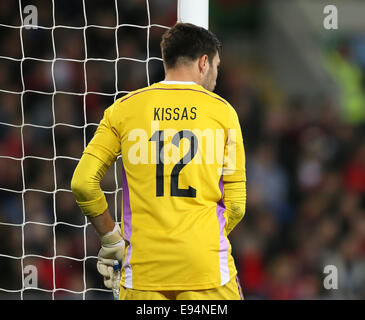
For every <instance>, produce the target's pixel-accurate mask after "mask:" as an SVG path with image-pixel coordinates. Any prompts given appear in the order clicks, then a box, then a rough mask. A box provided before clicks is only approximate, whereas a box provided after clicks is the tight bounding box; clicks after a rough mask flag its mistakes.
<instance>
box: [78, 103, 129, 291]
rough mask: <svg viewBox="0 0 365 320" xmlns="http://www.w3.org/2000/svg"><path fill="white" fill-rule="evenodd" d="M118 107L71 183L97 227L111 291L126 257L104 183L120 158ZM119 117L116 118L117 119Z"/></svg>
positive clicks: (103, 122)
mask: <svg viewBox="0 0 365 320" xmlns="http://www.w3.org/2000/svg"><path fill="white" fill-rule="evenodd" d="M114 107H115V105H112V106H111V107H109V108H108V109H106V111H105V113H104V117H103V119H102V120H101V122H100V124H99V126H98V128H97V130H96V132H95V135H94V137H93V139H92V140H91V141H90V143H89V144H88V146H87V147H86V149H85V150H84V152H83V155H82V157H81V159H80V161H79V163H78V165H77V167H76V169H75V172H74V174H73V177H72V181H71V190H72V192H73V194H74V196H75V199H76V203H77V204H78V206H79V207H80V209H81V211H82V213H83V214H84V215H85V216H87V217H88V218H89V220H90V222H91V223H92V225H93V226H94V228H95V230H96V232H97V234H98V236H99V238H100V241H101V249H100V250H99V253H98V263H97V268H98V271H99V272H100V273H101V274H102V275H103V276H104V284H105V286H106V287H108V288H111V287H112V286H113V284H114V285H118V281H119V279H116V278H115V276H114V272H113V266H114V264H115V262H116V261H118V262H119V263H120V264H122V262H123V256H124V248H125V244H124V240H123V238H122V235H121V230H120V227H119V225H118V224H116V223H115V222H114V221H113V219H112V218H111V216H110V214H109V210H108V204H107V202H106V199H105V195H104V193H103V192H102V190H101V188H100V182H101V180H102V178H103V177H104V175H105V174H106V172H107V171H108V169H109V167H110V166H111V164H112V163H113V162H114V161H115V160H116V158H117V156H118V155H119V154H120V152H121V150H120V137H119V134H118V130H117V129H116V127H115V126H113V125H112V123H113V112H114V110H115V108H114ZM115 118H116V117H114V119H115Z"/></svg>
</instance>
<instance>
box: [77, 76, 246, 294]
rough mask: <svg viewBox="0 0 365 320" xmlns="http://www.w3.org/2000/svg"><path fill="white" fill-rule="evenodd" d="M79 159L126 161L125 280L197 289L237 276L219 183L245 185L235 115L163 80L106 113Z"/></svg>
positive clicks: (218, 102)
mask: <svg viewBox="0 0 365 320" xmlns="http://www.w3.org/2000/svg"><path fill="white" fill-rule="evenodd" d="M84 153H89V154H92V155H94V156H96V157H98V158H99V159H100V160H102V161H103V162H104V163H106V164H107V165H111V164H112V163H113V162H114V161H115V160H116V158H117V157H118V155H121V156H122V163H123V170H122V184H123V185H122V187H123V191H122V221H121V222H122V223H121V225H122V233H123V237H124V239H125V240H126V244H127V245H126V249H125V259H124V264H123V269H122V278H121V284H122V285H123V286H125V287H127V288H133V289H139V290H159V291H160V290H199V289H209V288H215V287H219V286H222V285H224V284H226V283H227V282H229V280H230V279H231V278H232V277H234V276H235V275H236V273H237V271H236V267H235V263H234V260H233V257H232V255H231V245H230V242H229V240H228V238H227V233H226V229H225V226H226V219H227V217H226V215H225V206H224V203H223V200H222V199H223V184H224V181H245V180H246V176H245V155H244V147H243V141H242V133H241V128H240V124H239V121H238V117H237V113H236V112H235V110H234V109H233V107H232V106H231V105H230V104H229V103H228V102H227V101H226V100H224V99H222V98H221V97H220V96H218V95H216V94H214V93H212V92H210V91H208V90H205V89H204V88H203V87H202V86H200V85H197V84H195V83H191V82H171V81H162V82H159V83H155V84H153V85H151V86H149V87H146V88H143V89H140V90H137V91H134V92H131V93H129V94H128V95H126V96H124V97H122V98H120V99H118V100H117V101H116V102H115V103H114V104H113V105H112V106H110V107H109V108H107V109H106V110H105V113H104V117H103V119H102V121H101V122H100V125H99V127H98V129H97V131H96V133H95V135H94V138H93V139H92V140H91V142H90V143H89V144H88V146H87V148H86V149H85V150H84Z"/></svg>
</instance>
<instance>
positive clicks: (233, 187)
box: [223, 181, 246, 234]
mask: <svg viewBox="0 0 365 320" xmlns="http://www.w3.org/2000/svg"><path fill="white" fill-rule="evenodd" d="M223 188H224V196H223V202H224V205H225V206H226V214H227V218H228V221H227V225H226V230H227V234H229V233H230V232H231V231H232V230H233V229H234V227H235V226H236V225H237V224H238V223H239V222H240V221H241V220H242V218H243V216H244V215H245V209H246V182H244V181H242V182H241V181H238V182H225V183H224V185H223Z"/></svg>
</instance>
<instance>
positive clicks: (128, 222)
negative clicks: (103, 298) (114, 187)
mask: <svg viewBox="0 0 365 320" xmlns="http://www.w3.org/2000/svg"><path fill="white" fill-rule="evenodd" d="M122 187H123V191H122V192H123V225H124V239H125V240H127V241H128V242H129V247H128V250H127V256H126V258H125V261H124V266H123V267H124V270H125V283H124V286H125V287H126V288H132V267H131V265H130V259H131V255H132V244H131V235H132V211H131V206H130V200H129V188H128V181H127V175H126V173H125V169H124V166H123V163H122Z"/></svg>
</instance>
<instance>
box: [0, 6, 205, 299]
mask: <svg viewBox="0 0 365 320" xmlns="http://www.w3.org/2000/svg"><path fill="white" fill-rule="evenodd" d="M56 1H57V0H52V1H50V3H51V10H50V12H49V13H48V14H49V15H50V19H51V21H52V25H51V26H45V25H43V26H42V25H41V23H40V25H37V26H36V27H37V28H38V29H39V30H44V31H49V32H50V35H51V43H52V55H53V57H51V58H38V57H32V56H29V55H27V51H26V49H25V41H24V33H23V32H24V30H25V28H26V27H32V25H27V24H26V23H27V21H28V20H27V21H25V19H24V17H25V15H26V14H25V12H24V6H25V3H24V1H22V0H19V1H18V4H17V14H18V17H20V22H21V23H20V25H15V24H14V25H13V24H11V23H3V22H2V21H1V20H0V28H2V30H3V31H4V30H7V31H8V32H16V33H18V36H19V39H20V52H21V56H20V57H16V56H10V55H2V53H1V52H2V51H1V52H0V72H1V63H4V64H5V65H6V64H11V63H14V64H17V65H19V69H14V71H12V72H13V73H14V74H15V73H16V75H15V76H17V77H19V78H20V88H19V90H18V89H16V88H15V89H14V88H13V87H2V83H3V82H1V81H0V96H1V97H2V96H3V98H2V99H3V100H4V101H7V100H6V99H10V100H11V101H13V100H16V101H18V102H19V103H18V105H17V107H18V108H19V119H20V123H10V122H6V121H4V119H2V118H1V115H2V112H1V110H0V200H1V199H2V197H3V198H4V199H6V197H8V196H9V197H12V198H14V199H15V198H16V199H17V200H14V202H12V203H11V205H12V206H18V207H19V212H21V214H20V216H19V217H18V218H15V214H14V215H13V216H12V214H13V212H12V211H11V210H12V209H11V208H12V207H11V206H10V205H9V206H8V207H10V209H9V210H10V211H9V212H6V211H7V210H8V207H6V206H5V204H3V205H2V204H1V203H0V241H4V239H3V238H2V234H5V235H9V237H10V238H9V239H6V241H8V242H9V246H8V247H7V245H8V244H7V243H4V244H3V245H1V244H0V270H1V271H2V273H1V274H0V299H28V298H34V297H35V298H37V297H38V295H37V294H38V293H42V294H44V295H48V296H47V297H48V298H49V299H57V298H59V297H60V298H67V299H75V298H76V299H88V298H100V297H102V298H105V299H107V298H110V299H113V297H112V293H111V290H107V289H106V288H105V287H103V286H102V285H100V286H99V287H90V286H89V285H88V282H89V281H88V279H89V278H90V277H91V276H92V275H93V274H94V273H93V274H89V271H88V270H89V268H94V270H95V271H96V261H97V257H96V254H95V252H97V250H98V249H99V247H97V248H96V247H95V246H98V245H99V244H98V243H97V242H95V237H96V236H93V229H92V228H91V225H90V223H89V222H88V221H87V219H86V218H84V217H82V214H81V211H80V212H79V215H80V216H81V218H80V219H81V222H80V223H70V222H65V221H63V220H62V219H61V218H60V217H61V216H62V210H63V205H66V202H65V203H62V200H60V198H59V197H60V195H61V194H66V196H67V197H69V196H71V194H72V193H71V190H70V187H65V186H64V185H63V184H60V183H59V179H60V176H61V175H62V174H63V173H62V172H60V171H59V168H58V164H59V161H63V160H64V161H69V162H70V163H72V165H71V167H73V168H74V167H75V166H76V164H77V162H78V161H79V158H78V157H72V156H68V155H62V154H60V152H59V150H57V145H58V144H57V143H56V140H57V138H56V131H57V130H61V129H65V128H68V129H78V130H80V131H82V134H83V136H82V140H83V147H84V148H85V147H86V145H87V143H88V142H89V141H88V140H89V139H90V136H88V132H89V130H90V129H93V130H95V129H96V127H97V125H98V123H96V122H89V121H88V117H87V107H86V106H87V98H88V95H98V96H102V97H109V98H110V99H112V100H114V101H115V100H116V99H117V98H118V97H119V96H120V95H123V94H126V93H128V92H129V90H121V89H120V88H119V87H118V63H120V62H121V61H131V62H135V63H138V64H141V65H144V68H145V76H146V82H147V85H150V84H151V75H150V68H149V64H150V63H151V61H158V62H160V63H161V65H162V59H161V57H160V56H153V55H152V54H151V50H150V46H151V28H161V29H162V30H166V29H168V28H169V27H171V26H166V25H161V24H157V23H153V22H154V21H153V17H152V16H151V7H152V6H153V5H154V4H153V2H154V1H155V0H146V3H145V8H146V11H145V15H146V21H147V23H146V24H145V25H138V24H129V23H124V22H123V21H119V18H118V17H119V14H120V12H119V10H120V9H119V8H120V6H119V5H118V4H119V3H120V2H127V0H111V1H108V2H107V3H108V6H109V8H108V9H110V10H111V11H113V12H114V14H115V17H116V24H115V26H104V25H95V24H89V23H88V14H87V10H86V7H87V2H88V0H80V3H81V5H82V9H83V10H82V17H81V18H82V19H83V21H84V25H83V26H76V25H75V26H70V25H62V24H57V21H56V20H57V19H56V16H57V5H56V4H55V2H56ZM128 1H131V2H132V1H133V0H128ZM156 1H157V0H156ZM158 2H160V3H161V0H159V1H158ZM167 2H170V0H166V3H167ZM27 4H28V2H27ZM104 6H106V5H105V4H104ZM208 6H209V0H198V1H197V0H178V1H177V2H176V7H177V16H178V21H181V22H190V23H193V24H196V25H199V26H202V27H204V28H206V29H208V27H209V20H208ZM35 7H36V4H35ZM0 19H1V15H0ZM90 28H96V29H97V30H109V31H111V32H114V38H115V50H116V52H115V54H116V55H115V56H116V58H115V59H107V58H104V57H102V58H100V57H90V55H89V52H88V46H87V32H88V30H89V29H90ZM123 28H135V29H138V30H145V31H146V35H147V37H146V47H145V50H146V51H145V53H146V55H145V59H142V58H140V57H125V56H121V55H120V52H119V47H118V32H119V31H120V30H123ZM60 29H65V30H70V31H80V32H82V44H81V45H83V47H84V58H83V59H73V58H72V59H71V58H64V57H58V56H57V50H56V48H57V46H58V43H57V41H56V37H55V33H56V32H57V30H60ZM4 45H5V44H4ZM9 52H11V51H9ZM30 62H39V63H48V64H50V74H49V76H50V79H51V80H50V86H51V90H50V91H43V90H38V89H32V88H31V89H29V88H28V87H27V85H26V84H27V82H28V81H29V79H25V77H24V74H25V73H26V72H25V67H26V65H27V64H28V63H30ZM90 62H107V63H111V64H114V79H115V81H114V86H113V88H112V89H111V90H112V91H113V92H105V91H97V92H96V91H93V89H92V88H89V87H88V80H87V79H88V76H89V74H88V68H87V63H90ZM62 63H65V64H67V63H79V64H82V73H83V81H84V83H83V89H84V90H83V92H75V91H72V90H66V89H62V90H58V88H57V87H58V83H57V79H58V77H60V76H61V74H63V73H62V72H63V70H62V68H61V67H62ZM59 65H61V67H59ZM60 68H61V69H60ZM161 80H163V79H161ZM28 94H35V95H37V96H40V97H44V98H45V99H47V101H48V105H47V108H49V109H50V110H51V116H50V118H51V119H50V124H39V123H31V122H28V120H27V117H26V110H25V100H26V95H28ZM58 95H64V96H65V97H67V99H79V100H78V101H80V102H81V103H80V104H82V105H80V108H81V109H82V112H81V114H82V117H83V120H82V122H83V123H82V124H80V125H77V124H74V123H68V122H58V121H57V119H56V118H57V117H56V100H57V97H58ZM5 97H6V98H5ZM12 99H13V100H12ZM0 103H1V102H0ZM102 107H103V108H106V107H108V105H105V106H104V105H103V106H102ZM0 108H1V105H0ZM29 129H36V130H47V131H49V132H50V142H51V145H49V149H48V150H46V151H45V154H46V155H45V156H39V155H31V154H28V153H27V152H26V151H27V150H26V149H27V139H28V130H29ZM9 130H18V131H19V141H20V142H21V145H20V149H19V150H20V151H19V154H15V155H14V154H12V153H4V152H2V151H1V150H2V149H1V143H2V136H1V134H2V131H4V132H8V131H9ZM66 143H68V142H66ZM4 150H7V149H4ZM80 151H82V150H80ZM28 161H40V162H42V163H43V165H40V167H38V169H39V170H42V166H44V167H46V166H51V167H52V170H51V172H52V174H50V175H49V176H48V179H49V182H50V183H49V184H50V185H53V186H52V187H51V188H49V187H45V186H44V187H43V186H42V185H38V186H37V187H34V186H33V187H29V186H28V184H27V181H26V172H25V171H26V169H25V167H26V165H25V162H28ZM118 162H120V159H119V160H118V161H117V162H116V163H115V164H114V165H113V167H112V168H110V170H109V171H110V172H111V173H110V174H111V175H112V179H113V180H114V188H113V190H104V189H103V191H104V192H105V194H106V195H107V200H108V203H109V205H111V204H112V207H113V211H111V213H112V215H113V218H114V219H115V220H116V221H118V222H120V207H121V204H120V203H119V202H120V192H121V190H122V188H121V185H122V184H121V177H120V174H119V167H118ZM119 165H120V164H119ZM1 168H2V169H1ZM16 170H18V171H17V172H16ZM8 172H9V174H11V175H9V176H14V177H17V179H19V181H18V182H17V183H18V185H19V186H20V187H19V188H15V187H14V186H13V184H12V183H8V182H7V180H8V179H3V182H1V180H2V177H5V178H6V177H7V173H8ZM67 174H70V172H68V173H67ZM14 185H16V183H14ZM35 195H37V197H36V196H35ZM43 196H44V197H47V199H48V200H49V201H48V200H47V201H48V202H47V203H48V205H49V207H47V208H46V209H45V210H46V211H47V212H49V213H50V214H49V217H48V219H49V221H48V222H40V221H38V220H37V218H36V217H38V215H40V211H37V210H40V209H38V208H43V207H42V205H41V204H39V201H38V197H43ZM66 196H65V197H66ZM32 197H34V198H33V199H32ZM61 199H63V198H61ZM60 201H61V202H60ZM29 205H33V206H34V208H37V209H34V210H33V211H35V212H33V213H32V215H31V216H29V212H28V211H29V210H28V206H29ZM14 210H15V209H14ZM17 210H18V209H17ZM14 212H15V211H14ZM17 219H18V220H17ZM28 228H30V229H31V230H33V228H38V229H34V230H37V232H36V233H34V234H28V233H27V232H28V231H26V229H28ZM60 228H74V229H75V230H77V231H78V232H79V235H78V236H77V239H76V240H75V239H73V238H71V237H70V238H69V239H68V238H67V235H66V236H63V237H64V239H63V240H62V242H61V240H60V238H59V232H60V231H58V230H59V229H60ZM26 233H27V234H26ZM18 234H19V236H18ZM45 234H46V236H45ZM41 236H43V238H42V239H46V240H42V241H43V242H44V241H46V243H45V244H44V245H45V246H46V247H47V248H48V249H49V250H48V251H46V253H45V252H39V253H28V252H27V249H26V248H27V239H36V238H37V237H40V238H41ZM67 240H69V244H67ZM12 241H13V243H12V247H11V246H10V243H11V242H12ZM77 241H80V242H77ZM66 245H70V246H71V247H76V246H78V247H79V248H78V250H76V251H77V252H81V256H67V255H64V254H62V248H63V246H66ZM90 246H91V247H95V248H94V249H93V250H92V252H93V254H90V253H89V252H90ZM4 248H5V249H4ZM6 248H8V249H6ZM9 248H10V249H9ZM11 248H13V249H14V250H13V251H11V250H12V249H11ZM49 252H50V253H49ZM61 260H62V261H64V263H65V265H66V266H65V267H62V268H59V267H58V262H59V261H61ZM67 263H69V264H68V265H67ZM72 263H77V264H78V265H80V269H77V270H78V271H77V272H76V274H77V277H78V279H80V286H79V287H78V289H70V288H64V287H62V277H63V274H60V272H61V271H60V270H63V271H62V272H66V273H67V272H68V271H70V272H71V271H72V272H74V271H73V269H72V268H75V266H74V265H73V264H72ZM40 264H42V265H43V267H42V268H43V269H42V270H43V271H42V270H40V268H41V267H40ZM45 265H47V266H45ZM89 266H90V267H89ZM91 266H93V267H91ZM44 270H46V271H44ZM41 272H43V273H42V274H45V277H49V283H51V286H50V287H49V288H44V287H41V286H40V285H39V283H40V282H39V281H38V280H39V279H38V278H39V276H40V275H41ZM8 275H9V277H10V275H12V276H14V277H17V279H18V280H17V282H16V283H17V285H16V287H15V285H14V286H13V287H9V286H8V285H5V284H4V285H3V284H2V283H6V281H5V280H6V279H5V278H6V277H7V276H8ZM2 277H3V279H1V278H2ZM2 280H4V281H2ZM99 280H100V281H99V282H100V284H102V279H101V276H100V279H99ZM59 283H60V284H59ZM30 293H31V294H30ZM59 294H63V295H59ZM98 294H99V295H98ZM42 298H43V296H42Z"/></svg>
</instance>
